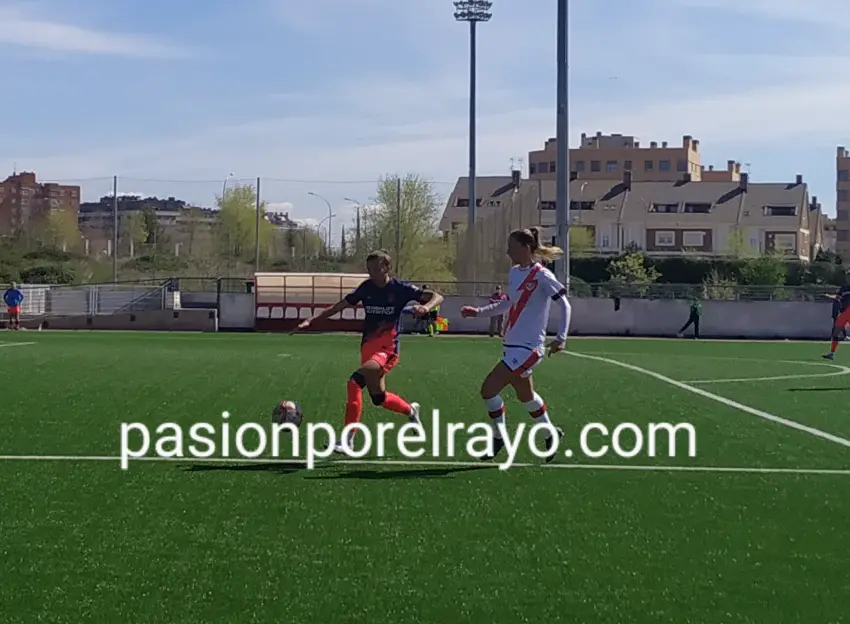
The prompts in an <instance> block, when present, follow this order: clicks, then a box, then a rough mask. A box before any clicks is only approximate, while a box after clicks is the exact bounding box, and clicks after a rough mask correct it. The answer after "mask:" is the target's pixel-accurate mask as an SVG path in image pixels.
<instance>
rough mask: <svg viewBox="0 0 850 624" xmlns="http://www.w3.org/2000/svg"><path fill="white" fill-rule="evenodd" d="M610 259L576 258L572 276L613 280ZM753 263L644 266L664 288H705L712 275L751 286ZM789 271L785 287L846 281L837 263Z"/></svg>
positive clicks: (677, 261)
mask: <svg viewBox="0 0 850 624" xmlns="http://www.w3.org/2000/svg"><path fill="white" fill-rule="evenodd" d="M614 259H615V258H614V257H610V258H598V257H592V258H572V259H571V260H570V275H571V276H574V277H577V278H579V279H581V280H582V281H584V282H587V283H589V284H599V283H602V282H607V281H608V280H610V279H611V276H610V275H609V273H608V265H609V263H610V262H611V261H612V260H614ZM752 262H753V260H737V259H703V258H652V257H650V256H644V264H645V265H646V266H653V267H655V269H656V270H657V271H658V272H659V273H660V274H661V276H660V277H659V278H658V283H660V284H702V283H704V282H706V281H710V279H711V276H712V274H717V275H720V276H722V277H724V278H726V279H729V280H732V281H735V282H737V283H740V284H746V283H748V280H747V279H746V278H745V275H746V274H747V272H746V269H745V267H747V266H749V265H750V264H751V263H752ZM785 265H786V267H787V271H786V277H785V284H786V285H788V286H801V285H806V284H835V285H840V284H841V283H842V281H843V279H844V267H843V266H842V265H840V264H836V263H834V262H812V263H802V262H799V261H796V262H795V261H789V262H785Z"/></svg>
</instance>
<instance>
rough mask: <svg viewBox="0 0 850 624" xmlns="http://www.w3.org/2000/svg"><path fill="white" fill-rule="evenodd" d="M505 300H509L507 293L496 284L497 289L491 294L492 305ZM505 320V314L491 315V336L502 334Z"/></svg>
mask: <svg viewBox="0 0 850 624" xmlns="http://www.w3.org/2000/svg"><path fill="white" fill-rule="evenodd" d="M505 300H507V296H505V293H503V292H502V287H501V286H496V290H494V291H493V294H492V295H490V305H493V304H496V303H499V302H500V301H505ZM504 320H505V315H504V314H497V315H496V316H491V317H490V338H492V337H493V336H499V337H501V336H502V331H503V330H502V326H503V325H504Z"/></svg>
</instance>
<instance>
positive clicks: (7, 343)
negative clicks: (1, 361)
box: [0, 342, 35, 349]
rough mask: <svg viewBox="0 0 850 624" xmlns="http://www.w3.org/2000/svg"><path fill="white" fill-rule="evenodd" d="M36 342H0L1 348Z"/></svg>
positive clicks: (22, 345)
mask: <svg viewBox="0 0 850 624" xmlns="http://www.w3.org/2000/svg"><path fill="white" fill-rule="evenodd" d="M34 344H35V343H34V342H0V349H4V348H6V347H28V346H30V345H34Z"/></svg>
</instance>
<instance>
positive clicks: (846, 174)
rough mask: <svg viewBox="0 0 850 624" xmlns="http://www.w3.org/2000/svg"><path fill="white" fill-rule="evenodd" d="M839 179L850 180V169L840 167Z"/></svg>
mask: <svg viewBox="0 0 850 624" xmlns="http://www.w3.org/2000/svg"><path fill="white" fill-rule="evenodd" d="M838 181H839V182H850V170H848V169H839V170H838Z"/></svg>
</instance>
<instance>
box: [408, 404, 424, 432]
mask: <svg viewBox="0 0 850 624" xmlns="http://www.w3.org/2000/svg"><path fill="white" fill-rule="evenodd" d="M410 409H411V413H410V416H408V420H409V421H410V422H411V423H413V424H414V425H419V426H420V427H421V426H422V421H421V420H420V418H419V403H411V404H410Z"/></svg>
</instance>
